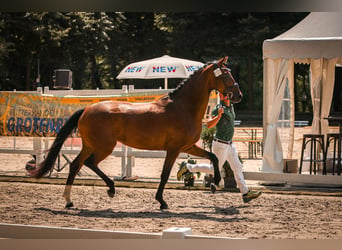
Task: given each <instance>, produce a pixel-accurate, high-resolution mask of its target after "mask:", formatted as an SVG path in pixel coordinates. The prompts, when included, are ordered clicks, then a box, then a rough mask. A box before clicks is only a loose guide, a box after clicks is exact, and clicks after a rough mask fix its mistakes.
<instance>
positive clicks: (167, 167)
mask: <svg viewBox="0 0 342 250" xmlns="http://www.w3.org/2000/svg"><path fill="white" fill-rule="evenodd" d="M178 155H179V151H167V153H166V158H165V161H164V166H163V171H162V173H161V180H160V183H159V187H158V191H157V194H156V200H157V201H159V203H160V209H168V208H169V207H168V205H167V203H166V202H165V201H164V199H163V191H164V188H165V185H166V183H167V180H168V179H169V176H170V172H171V169H172V166H173V164H174V163H175V161H176V159H177V157H178Z"/></svg>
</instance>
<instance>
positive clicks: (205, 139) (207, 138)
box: [201, 126, 216, 152]
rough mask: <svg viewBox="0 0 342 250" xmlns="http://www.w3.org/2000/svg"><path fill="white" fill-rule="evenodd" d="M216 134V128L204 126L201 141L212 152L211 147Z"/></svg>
mask: <svg viewBox="0 0 342 250" xmlns="http://www.w3.org/2000/svg"><path fill="white" fill-rule="evenodd" d="M215 132H216V127H212V128H208V127H207V126H203V129H202V132H201V139H202V143H203V147H204V148H205V149H206V148H207V149H209V150H210V152H211V145H212V142H213V139H214V134H215Z"/></svg>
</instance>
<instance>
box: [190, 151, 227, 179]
mask: <svg viewBox="0 0 342 250" xmlns="http://www.w3.org/2000/svg"><path fill="white" fill-rule="evenodd" d="M185 152H186V153H189V154H191V155H194V156H198V157H204V158H206V159H208V160H210V161H211V162H212V163H213V166H214V182H215V185H218V184H219V183H220V181H221V174H220V169H219V162H218V159H217V157H216V155H215V154H214V153H211V152H208V151H206V150H204V149H203V148H200V147H198V146H196V145H193V146H192V147H191V148H189V149H188V150H186V151H185Z"/></svg>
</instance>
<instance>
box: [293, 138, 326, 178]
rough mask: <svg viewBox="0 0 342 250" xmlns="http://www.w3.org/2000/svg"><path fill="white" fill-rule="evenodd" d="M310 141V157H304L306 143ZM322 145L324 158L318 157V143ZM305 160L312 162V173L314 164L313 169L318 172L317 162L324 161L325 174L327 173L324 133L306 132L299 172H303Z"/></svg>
mask: <svg viewBox="0 0 342 250" xmlns="http://www.w3.org/2000/svg"><path fill="white" fill-rule="evenodd" d="M309 142H311V143H310V158H309V159H304V150H305V148H306V145H307V144H308V143H309ZM318 144H319V145H320V147H321V149H322V152H323V154H322V155H323V159H318V158H319V157H318V152H317V145H318ZM304 161H309V162H310V174H312V165H313V171H314V174H316V173H317V163H318V162H322V163H323V174H327V169H326V161H325V151H324V135H318V134H304V135H303V143H302V154H301V157H300V167H299V173H300V174H301V173H302V166H303V162H304Z"/></svg>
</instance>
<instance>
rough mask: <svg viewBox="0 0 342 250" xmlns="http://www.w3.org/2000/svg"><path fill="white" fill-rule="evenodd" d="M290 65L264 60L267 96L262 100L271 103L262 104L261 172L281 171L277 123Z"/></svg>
mask: <svg viewBox="0 0 342 250" xmlns="http://www.w3.org/2000/svg"><path fill="white" fill-rule="evenodd" d="M290 63H293V62H292V60H287V59H281V58H279V59H265V60H264V70H267V71H268V73H266V74H264V88H266V89H267V94H266V95H267V96H264V98H267V99H268V100H272V101H271V102H270V103H264V105H267V109H266V110H267V112H266V114H264V115H266V126H267V127H266V138H265V142H264V155H263V159H262V160H263V162H262V172H273V173H279V172H282V171H283V150H282V145H281V140H280V137H279V133H278V126H277V123H278V117H279V113H280V109H281V105H282V101H283V97H284V89H285V85H286V81H287V72H288V68H289V64H290ZM264 93H265V92H264ZM271 97H272V98H271ZM264 119H265V117H264Z"/></svg>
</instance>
